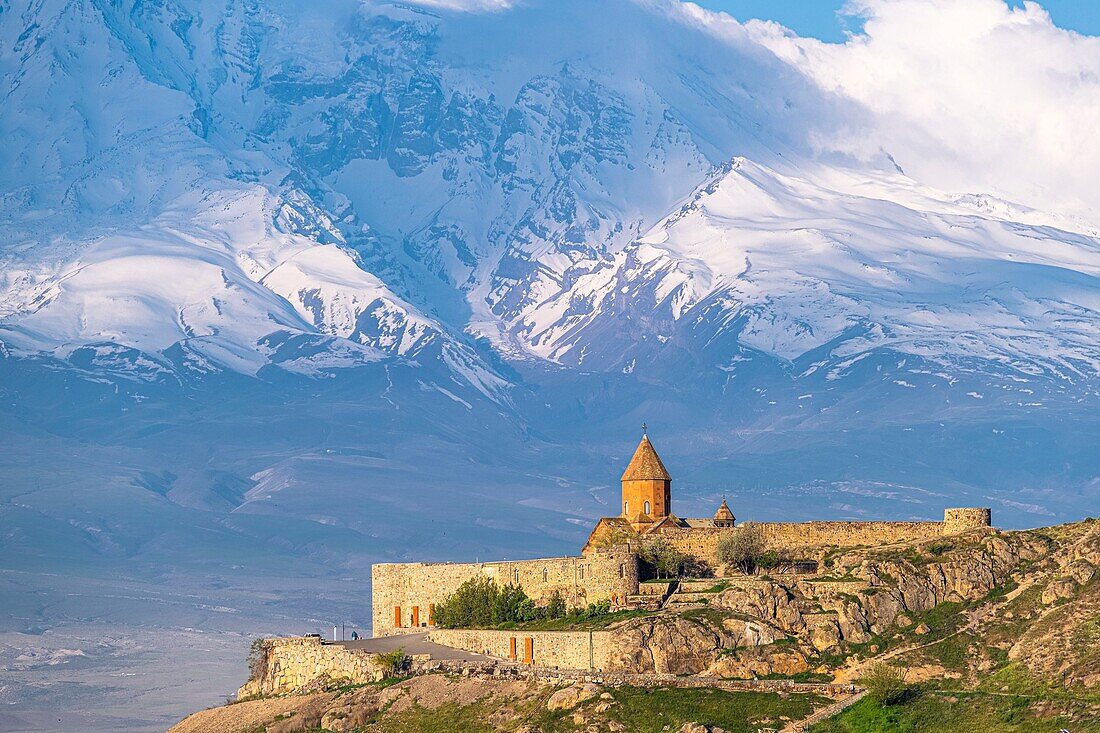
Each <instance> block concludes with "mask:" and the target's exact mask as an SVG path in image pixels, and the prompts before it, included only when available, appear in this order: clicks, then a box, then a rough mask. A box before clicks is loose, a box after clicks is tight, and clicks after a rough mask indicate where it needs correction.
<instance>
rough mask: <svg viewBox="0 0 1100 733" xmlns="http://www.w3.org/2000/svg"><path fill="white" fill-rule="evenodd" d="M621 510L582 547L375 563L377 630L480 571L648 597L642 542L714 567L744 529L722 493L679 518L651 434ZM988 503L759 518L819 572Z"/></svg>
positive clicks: (587, 599)
mask: <svg viewBox="0 0 1100 733" xmlns="http://www.w3.org/2000/svg"><path fill="white" fill-rule="evenodd" d="M620 508H621V513H620V514H619V516H616V517H604V518H602V519H600V520H599V521H598V522H597V523H596V526H595V528H594V529H593V530H592V533H591V535H589V538H588V541H587V542H586V543H585V545H584V548H583V549H582V551H581V554H580V555H579V556H576V557H555V558H546V559H539V560H519V561H502V562H482V563H400V564H396V563H387V564H377V565H375V566H374V567H373V569H372V572H371V582H372V613H373V627H374V628H373V630H374V635H375V636H386V635H392V634H404V633H409V632H410V631H412V630H414V629H417V628H421V627H425V628H428V627H432V626H434V623H433V622H434V619H433V612H434V608H435V605H436V604H437V603H439V602H441V601H442V600H443V599H445V598H446V597H447V596H449V595H450V594H452V593H454V592H455V591H456V590H457V589H458V587H459V586H460V585H462V584H463V583H464V582H466V581H467V580H470V579H471V578H476V577H488V578H492V579H494V580H495V581H496V582H497V583H498V584H500V585H505V584H508V583H513V584H516V585H520V586H522V587H523V590H524V591H525V592H526V593H527V595H528V596H530V597H531V598H532V599H534V600H535V601H536V602H537V603H546V602H547V601H548V600H549V598H550V596H551V595H552V594H553V593H554V592H555V591H557V592H558V593H560V594H561V597H562V598H563V599H564V600H565V603H566V605H567V606H568V607H583V606H587V605H588V604H590V603H596V602H601V601H607V602H610V604H611V605H612V607H613V608H630V607H639V606H644V605H645V604H646V603H647V602H649V601H651V599H650V598H648V597H647V595H646V594H645V593H644V591H645V590H646V588H645V587H644V584H641V583H640V580H641V578H640V574H641V572H642V563H641V562H640V559H639V555H638V552H637V550H638V546H639V543H641V542H645V541H647V540H648V539H651V538H654V537H660V538H662V539H664V540H666V541H667V542H668V543H669V544H670V545H671V546H672V547H673V548H675V549H676V550H678V551H679V552H680V553H682V554H683V555H684V556H685V557H686V558H688V559H689V560H691V561H692V562H693V563H694V564H695V565H696V566H697V567H703V568H708V569H710V570H711V571H712V572H714V573H717V574H719V575H721V574H722V571H723V568H722V567H721V564H720V563H719V561H718V558H717V546H718V541H719V540H720V539H721V538H722V537H723V536H727V535H729V534H731V533H736V532H738V531H740V527H739V526H738V524H737V519H736V517H735V516H734V514H733V512H732V511H731V509H730V507H729V506H727V504H726V502H725V501H723V502H722V504H721V505H720V506H719V507H718V509H717V511H716V512H715V513H714V516H713V517H706V518H681V517H678V516H676V515H675V514H674V513H673V511H672V476H671V475H670V474H669V472H668V470H667V469H666V468H665V465H664V463H663V462H662V461H661V458H660V456H659V455H658V454H657V450H656V449H655V448H654V446H653V443H652V442H651V441H650V439H649V437H648V436H643V437H642V440H641V442H640V443H639V444H638V448H637V450H635V452H634V456H633V458H631V460H630V463H629V465H627V467H626V470H625V471H624V472H623V475H622V499H621V507H620ZM990 515H991V513H990V510H989V509H987V508H965V509H946V510H945V511H944V518H943V521H942V522H768V523H761V524H759V525H757V526H759V527H760V528H761V530H762V533H763V536H764V539H765V542H766V545H767V547H768V548H769V549H774V550H783V551H785V552H787V553H788V554H790V555H791V556H792V557H797V558H799V561H800V562H799V564H801V565H805V566H809V568H810V569H809V570H808V572H816V570H817V562H818V561H819V560H820V559H822V558H823V556H824V553H825V551H826V550H827V549H828V548H830V547H858V546H875V545H885V544H893V543H897V542H917V541H921V540H927V539H930V538H935V537H939V536H943V535H952V534H958V533H960V532H964V531H968V530H972V529H979V528H988V527H990V525H991V516H990Z"/></svg>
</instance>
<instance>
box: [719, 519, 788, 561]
mask: <svg viewBox="0 0 1100 733" xmlns="http://www.w3.org/2000/svg"><path fill="white" fill-rule="evenodd" d="M717 555H718V561H719V562H721V563H724V564H726V565H732V566H734V567H736V568H739V569H740V570H741V572H743V573H745V574H748V573H751V572H752V571H753V570H754V569H755V568H756V565H757V559H758V558H761V557H763V556H764V530H762V529H761V528H760V525H758V524H756V523H754V522H745V523H744V524H742V525H741V526H740V527H738V528H737V529H736V530H735V531H734V532H731V533H730V534H727V535H726V536H724V537H722V539H720V540H718V550H717ZM777 559H778V556H777Z"/></svg>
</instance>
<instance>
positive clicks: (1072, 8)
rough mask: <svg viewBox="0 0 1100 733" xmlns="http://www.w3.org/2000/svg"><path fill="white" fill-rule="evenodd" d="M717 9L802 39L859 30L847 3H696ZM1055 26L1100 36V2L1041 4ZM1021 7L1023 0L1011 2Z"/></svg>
mask: <svg viewBox="0 0 1100 733" xmlns="http://www.w3.org/2000/svg"><path fill="white" fill-rule="evenodd" d="M694 1H695V2H696V3H698V4H699V5H702V6H703V7H705V8H711V9H713V10H724V11H725V12H727V13H729V14H730V15H732V16H733V17H735V18H737V19H738V20H748V19H749V18H763V19H767V20H774V21H777V22H779V23H782V24H783V25H785V26H787V27H788V28H790V29H791V30H793V31H795V32H796V33H798V34H799V35H800V36H813V37H814V38H820V39H821V40H823V41H832V42H837V41H843V40H844V31H845V30H858V29H859V19H858V18H851V17H844V16H842V15H840V12H839V11H840V10H841V9H842V8H843V7H844V6H845V5H846V4H847V0H694ZM1039 4H1040V5H1042V6H1043V7H1044V8H1046V10H1047V12H1048V13H1050V17H1051V18H1052V19H1053V20H1054V23H1055V25H1058V26H1060V27H1062V28H1070V29H1072V30H1075V31H1077V32H1078V33H1084V34H1086V35H1090V36H1095V35H1100V0H1044V1H1043V2H1040V3H1039ZM1009 5H1012V6H1013V7H1019V6H1021V5H1023V0H1009Z"/></svg>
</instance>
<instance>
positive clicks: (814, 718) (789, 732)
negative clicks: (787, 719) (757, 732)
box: [780, 690, 867, 733]
mask: <svg viewBox="0 0 1100 733" xmlns="http://www.w3.org/2000/svg"><path fill="white" fill-rule="evenodd" d="M866 695H867V690H860V691H859V692H857V693H856V694H854V695H852V696H851V697H847V698H845V699H843V700H840V701H838V702H834V703H833V704H832V705H829V706H827V707H823V708H821V709H819V710H817V711H815V712H814V713H813V714H812V715H810V716H809V717H806V718H803V719H802V720H796V721H793V722H791V723H788V724H787V727H786V728H784V729H783V730H782V731H780V733H801V731H804V730H806V729H807V728H809V727H810V726H811V725H814V724H815V723H820V722H821V721H823V720H828V719H829V718H831V717H833V716H834V715H840V713H842V712H843V711H845V710H847V709H848V708H850V707H852V706H853V705H855V704H856V703H857V702H859V701H860V700H862V699H863V698H864V697H865V696H866Z"/></svg>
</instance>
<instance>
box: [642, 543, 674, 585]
mask: <svg viewBox="0 0 1100 733" xmlns="http://www.w3.org/2000/svg"><path fill="white" fill-rule="evenodd" d="M638 557H639V559H641V560H642V562H644V563H646V564H647V565H649V566H650V567H651V568H653V571H654V573H655V574H656V575H657V577H658V578H661V577H664V578H671V577H673V576H675V575H678V574H679V573H680V568H681V566H682V565H683V564H684V556H683V555H682V554H681V553H680V552H679V551H678V550H677V549H676V548H675V547H673V546H672V544H671V543H670V542H669V541H668V540H666V539H665V538H664V537H653V538H651V539H647V540H644V541H643V542H641V543H640V544H639V545H638Z"/></svg>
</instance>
